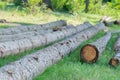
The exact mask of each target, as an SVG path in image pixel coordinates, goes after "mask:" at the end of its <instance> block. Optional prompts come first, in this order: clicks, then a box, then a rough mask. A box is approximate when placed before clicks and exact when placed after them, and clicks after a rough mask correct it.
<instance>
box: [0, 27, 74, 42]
mask: <svg viewBox="0 0 120 80" xmlns="http://www.w3.org/2000/svg"><path fill="white" fill-rule="evenodd" d="M72 27H74V26H73V25H68V26H64V27H63V26H62V27H56V30H55V31H59V30H62V29H67V28H72ZM53 29H54V28H53ZM53 29H47V30H38V31H28V32H23V33H18V34H13V35H0V42H6V41H13V40H19V39H24V38H30V37H33V36H37V35H42V34H47V33H52V32H55V31H54V30H53Z"/></svg>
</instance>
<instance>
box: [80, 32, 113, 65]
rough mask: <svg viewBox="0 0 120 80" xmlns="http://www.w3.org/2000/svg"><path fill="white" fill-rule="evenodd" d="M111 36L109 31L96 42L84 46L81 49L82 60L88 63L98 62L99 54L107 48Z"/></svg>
mask: <svg viewBox="0 0 120 80" xmlns="http://www.w3.org/2000/svg"><path fill="white" fill-rule="evenodd" d="M110 38H111V33H107V34H106V35H105V36H103V37H101V38H99V39H98V40H96V41H95V42H93V43H89V44H86V45H85V46H83V47H82V49H81V51H80V57H81V61H83V62H88V63H93V62H96V61H97V60H98V58H99V56H100V55H101V54H102V52H103V51H104V50H105V47H106V45H107V43H108V41H109V40H110Z"/></svg>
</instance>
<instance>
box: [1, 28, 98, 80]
mask: <svg viewBox="0 0 120 80" xmlns="http://www.w3.org/2000/svg"><path fill="white" fill-rule="evenodd" d="M99 31H100V29H97V28H95V27H90V28H88V29H86V30H84V31H82V32H79V33H77V34H75V35H73V36H71V37H69V38H66V39H65V40H63V41H61V42H59V43H56V44H53V45H52V46H49V47H47V48H44V49H42V50H39V51H37V52H35V53H33V54H30V55H27V56H25V57H23V58H22V59H20V60H18V61H15V62H13V63H10V64H8V65H5V66H3V67H1V68H0V79H1V80H33V78H34V77H35V76H37V75H39V74H42V73H43V72H44V71H45V70H46V69H47V67H48V66H51V65H52V64H54V63H56V62H58V61H59V60H60V59H61V58H63V57H64V56H66V55H67V54H69V53H70V52H71V51H73V50H75V49H76V48H77V47H78V46H79V45H80V44H81V43H82V42H83V41H85V40H88V39H90V38H91V37H93V36H94V35H96V34H97V33H98V32H99ZM89 33H90V34H89Z"/></svg>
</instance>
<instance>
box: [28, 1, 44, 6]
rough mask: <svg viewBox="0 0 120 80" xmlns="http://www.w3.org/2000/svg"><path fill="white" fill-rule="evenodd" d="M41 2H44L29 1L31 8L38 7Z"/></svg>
mask: <svg viewBox="0 0 120 80" xmlns="http://www.w3.org/2000/svg"><path fill="white" fill-rule="evenodd" d="M41 2H42V0H29V1H28V4H29V5H30V6H36V5H39V4H40V3H41Z"/></svg>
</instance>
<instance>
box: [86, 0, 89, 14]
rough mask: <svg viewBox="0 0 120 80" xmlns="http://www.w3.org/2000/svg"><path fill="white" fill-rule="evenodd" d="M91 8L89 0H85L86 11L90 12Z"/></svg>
mask: <svg viewBox="0 0 120 80" xmlns="http://www.w3.org/2000/svg"><path fill="white" fill-rule="evenodd" d="M88 8H89V0H85V12H86V13H87V12H88V10H89V9H88Z"/></svg>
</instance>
